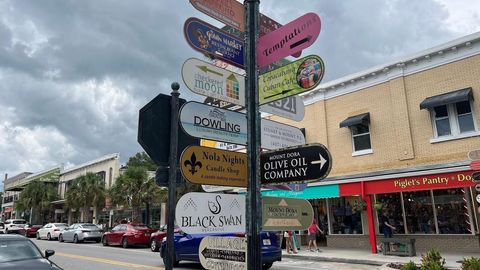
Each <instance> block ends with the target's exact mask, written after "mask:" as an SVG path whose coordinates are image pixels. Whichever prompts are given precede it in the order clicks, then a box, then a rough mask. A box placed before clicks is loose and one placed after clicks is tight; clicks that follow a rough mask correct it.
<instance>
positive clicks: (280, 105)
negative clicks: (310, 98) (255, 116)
mask: <svg viewBox="0 0 480 270" xmlns="http://www.w3.org/2000/svg"><path fill="white" fill-rule="evenodd" d="M260 77H261V76H260ZM260 111H262V112H266V113H271V114H274V115H278V116H281V117H283V118H287V119H290V120H293V121H297V122H298V121H302V119H303V117H304V116H305V105H304V104H303V100H302V98H301V97H299V96H290V97H286V98H282V99H280V100H277V101H274V102H271V103H267V104H264V105H262V106H260Z"/></svg>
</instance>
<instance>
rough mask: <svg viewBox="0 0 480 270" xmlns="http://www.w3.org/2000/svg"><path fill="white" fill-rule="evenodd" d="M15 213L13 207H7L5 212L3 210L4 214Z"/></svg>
mask: <svg viewBox="0 0 480 270" xmlns="http://www.w3.org/2000/svg"><path fill="white" fill-rule="evenodd" d="M12 211H13V208H12V207H6V208H5V210H3V212H4V213H10V212H12Z"/></svg>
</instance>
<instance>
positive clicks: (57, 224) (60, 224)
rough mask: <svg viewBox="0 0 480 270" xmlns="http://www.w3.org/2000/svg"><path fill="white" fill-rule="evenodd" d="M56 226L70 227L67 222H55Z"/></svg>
mask: <svg viewBox="0 0 480 270" xmlns="http://www.w3.org/2000/svg"><path fill="white" fill-rule="evenodd" d="M55 226H56V227H68V225H67V224H65V223H55Z"/></svg>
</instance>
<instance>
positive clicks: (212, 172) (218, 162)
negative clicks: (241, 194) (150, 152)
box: [180, 146, 247, 187]
mask: <svg viewBox="0 0 480 270" xmlns="http://www.w3.org/2000/svg"><path fill="white" fill-rule="evenodd" d="M180 170H181V171H182V175H183V177H184V178H185V179H187V180H188V181H189V182H191V183H195V184H201V185H216V186H231V187H247V154H245V153H237V152H232V151H225V150H220V149H215V148H210V147H203V146H189V147H187V148H186V149H185V150H184V151H183V153H182V156H181V157H180Z"/></svg>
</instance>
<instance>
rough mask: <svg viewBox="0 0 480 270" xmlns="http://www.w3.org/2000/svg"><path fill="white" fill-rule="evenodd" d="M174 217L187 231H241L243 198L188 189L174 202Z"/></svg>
mask: <svg viewBox="0 0 480 270" xmlns="http://www.w3.org/2000/svg"><path fill="white" fill-rule="evenodd" d="M175 219H176V221H177V224H178V226H179V227H180V228H181V229H182V231H184V232H186V233H189V234H202V233H243V232H245V225H246V219H245V197H244V196H242V195H232V194H216V193H199V192H190V193H187V194H185V195H183V196H182V197H181V198H180V200H179V201H178V202H177V207H176V209H175Z"/></svg>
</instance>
